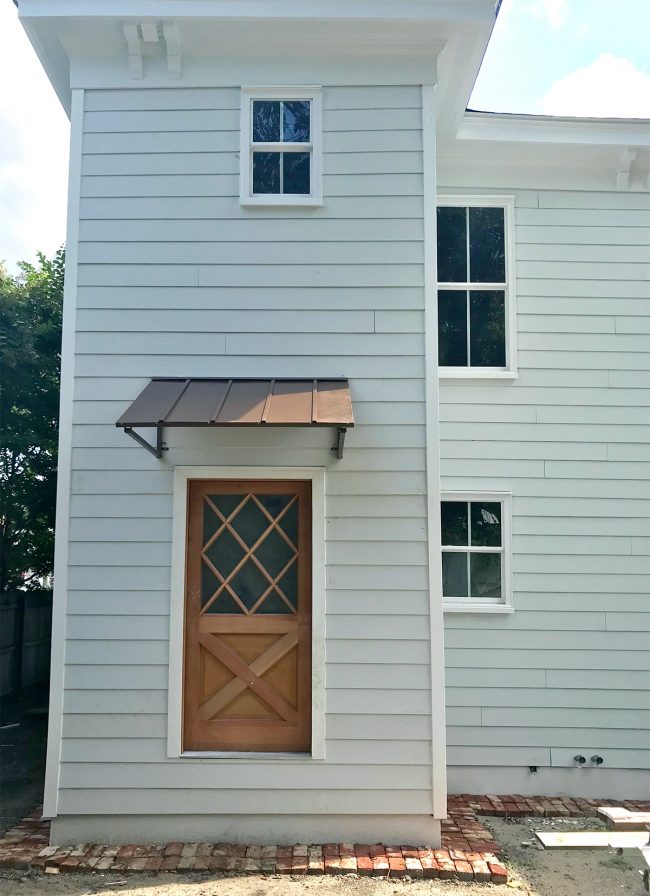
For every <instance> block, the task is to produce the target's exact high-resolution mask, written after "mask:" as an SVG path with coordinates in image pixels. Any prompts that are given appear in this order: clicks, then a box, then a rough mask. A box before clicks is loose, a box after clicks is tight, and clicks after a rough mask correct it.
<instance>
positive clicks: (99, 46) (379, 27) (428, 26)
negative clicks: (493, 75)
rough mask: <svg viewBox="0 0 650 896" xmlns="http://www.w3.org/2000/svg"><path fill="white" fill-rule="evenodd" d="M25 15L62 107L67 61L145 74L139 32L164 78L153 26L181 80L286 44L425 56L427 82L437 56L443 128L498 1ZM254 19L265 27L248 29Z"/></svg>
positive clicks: (42, 9)
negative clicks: (186, 74)
mask: <svg viewBox="0 0 650 896" xmlns="http://www.w3.org/2000/svg"><path fill="white" fill-rule="evenodd" d="M19 15H20V18H21V21H22V23H23V25H24V27H25V30H26V31H27V33H28V35H29V37H30V39H31V41H32V43H33V44H34V47H35V49H36V51H37V53H38V55H39V58H40V59H41V62H42V64H43V66H44V68H45V70H46V72H47V74H48V76H49V77H50V80H51V81H52V83H53V85H54V87H55V90H56V91H57V94H58V95H59V98H60V99H61V102H62V103H63V105H64V107H65V108H66V109H68V108H69V94H70V89H69V85H70V70H71V65H70V60H71V59H72V60H73V61H74V60H76V59H77V58H83V59H85V60H89V59H91V60H92V59H97V60H98V61H99V60H101V64H102V72H103V74H102V77H105V73H106V72H107V71H108V69H107V67H106V64H107V63H109V62H110V70H111V71H113V70H114V71H115V72H119V71H124V72H126V76H127V78H128V77H129V74H128V73H129V70H130V72H131V75H130V76H131V77H133V76H135V77H139V71H138V69H139V62H138V58H137V57H138V52H137V50H138V47H137V46H136V44H135V41H134V38H135V35H136V34H137V36H138V38H139V40H140V43H141V45H142V47H141V55H142V56H143V57H144V71H143V75H142V79H143V82H144V83H143V86H160V84H158V83H155V79H156V78H158V79H159V78H160V71H161V69H160V67H159V66H158V67H149V71H148V66H147V64H146V59H147V54H149V55H150V54H151V53H152V52H153V51H154V50H158V51H159V50H160V46H157V44H156V42H154V41H153V36H154V27H153V26H154V24H155V25H156V26H157V30H158V33H159V34H161V36H162V38H163V40H162V41H161V43H165V44H166V46H167V57H168V58H167V67H166V70H167V76H168V77H175V78H177V79H178V80H179V81H181V80H182V79H183V75H182V71H183V70H184V69H185V68H186V66H185V62H186V61H187V60H191V61H192V62H195V61H197V60H198V61H201V60H202V61H204V62H205V63H206V66H207V64H208V63H209V61H210V60H214V59H215V58H217V59H220V60H221V59H223V58H224V57H226V58H230V59H235V58H237V57H240V58H245V57H246V54H247V53H249V54H253V55H254V56H256V57H260V56H262V57H264V58H269V59H270V58H273V57H276V58H277V57H281V58H284V59H286V58H287V53H288V51H291V52H293V53H294V54H296V53H297V51H300V55H302V56H307V57H311V56H315V57H318V56H319V55H320V56H322V57H325V56H328V57H334V58H342V57H345V58H347V59H349V60H357V61H359V62H360V63H361V64H363V60H364V59H365V58H370V57H372V58H374V59H390V60H395V64H396V65H398V64H399V60H400V59H403V60H404V65H405V69H406V71H409V72H417V71H418V70H417V69H416V68H413V67H412V66H411V68H409V65H410V64H411V62H412V61H413V60H421V62H422V66H421V69H420V71H421V73H422V77H423V79H426V80H427V81H429V80H431V79H432V78H433V77H435V76H434V75H432V73H434V72H435V71H436V68H435V60H436V57H438V56H440V60H441V69H440V71H439V79H440V89H439V91H438V95H439V96H441V97H442V99H441V102H440V106H439V116H438V121H439V125H440V123H441V122H442V123H443V131H444V132H445V133H451V132H452V129H453V127H454V125H455V124H457V123H458V122H459V121H460V119H461V118H462V114H463V112H464V109H465V106H466V103H467V100H468V98H469V95H470V92H471V89H472V86H473V83H474V80H475V78H476V74H477V72H478V69H479V66H480V63H481V59H482V57H483V54H484V51H485V48H486V46H487V42H488V40H489V37H490V34H491V31H492V27H493V25H494V20H495V12H494V0H66V2H65V3H63V2H60V0H19ZM252 19H255V20H256V21H258V22H259V23H260V29H261V31H260V29H253V28H252V27H251V20H252ZM142 23H144V24H145V27H144V30H143V28H142ZM125 26H126V31H125ZM133 26H135V29H134V27H133ZM136 29H137V30H136ZM161 29H162V32H161ZM170 29H173V31H170ZM125 33H126V34H128V35H129V37H130V40H129V41H128V42H127V39H125ZM260 33H263V41H260ZM181 47H182V57H183V59H182V61H183V65H182V66H181V51H180V48H181ZM120 65H122V66H123V69H120V68H119V66H120ZM192 70H193V71H195V72H197V71H207V67H203V68H202V67H201V66H199V67H198V68H197V67H196V66H193V68H192ZM194 83H195V82H192V81H188V82H187V86H193V85H194ZM196 83H200V82H196ZM75 84H76V82H75ZM76 86H84V85H83V84H79V85H76ZM93 86H96V85H93ZM113 86H114V85H113ZM124 86H127V85H124Z"/></svg>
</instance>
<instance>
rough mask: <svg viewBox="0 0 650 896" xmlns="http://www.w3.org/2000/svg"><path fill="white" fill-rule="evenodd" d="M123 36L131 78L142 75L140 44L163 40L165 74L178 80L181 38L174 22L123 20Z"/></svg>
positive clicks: (180, 66)
mask: <svg viewBox="0 0 650 896" xmlns="http://www.w3.org/2000/svg"><path fill="white" fill-rule="evenodd" d="M122 27H123V30H124V37H125V38H126V45H127V50H128V54H129V73H130V75H131V79H132V80H142V78H143V77H144V61H143V55H142V44H143V43H146V44H158V43H161V42H164V44H165V53H166V56H167V76H168V77H169V79H170V80H173V81H178V80H179V79H180V78H181V77H182V55H181V39H180V34H179V31H178V25H177V24H176V22H162V23H159V22H124V23H123V26H122Z"/></svg>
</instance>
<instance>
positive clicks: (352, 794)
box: [60, 766, 431, 815]
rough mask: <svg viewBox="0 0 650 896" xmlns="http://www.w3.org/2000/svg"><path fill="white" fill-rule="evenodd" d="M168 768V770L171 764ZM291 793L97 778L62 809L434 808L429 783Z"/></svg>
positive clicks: (391, 811) (65, 792)
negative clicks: (118, 783)
mask: <svg viewBox="0 0 650 896" xmlns="http://www.w3.org/2000/svg"><path fill="white" fill-rule="evenodd" d="M167 769H168V773H169V767H168V766H167ZM71 774H73V772H72V770H71ZM341 780H342V778H341ZM287 792H288V791H287V789H286V788H285V789H282V788H280V789H278V790H264V791H258V790H231V791H229V792H228V793H227V794H226V793H222V790H221V788H220V787H219V788H215V789H209V788H204V789H199V788H197V789H196V790H195V791H193V792H192V793H191V794H190V793H188V791H187V790H186V789H183V788H177V789H173V790H172V789H161V788H158V787H153V788H144V787H139V788H137V789H136V788H132V789H128V788H123V787H106V788H100V787H97V781H96V780H95V781H94V782H92V784H91V786H90V787H89V788H88V789H72V788H62V790H61V800H60V811H61V813H62V814H70V815H75V814H79V815H97V808H98V806H101V807H102V809H103V811H104V812H106V813H110V814H113V815H143V814H145V815H150V814H151V815H170V814H176V813H178V812H179V810H181V814H184V815H187V814H191V813H196V814H197V815H211V814H213V813H214V807H215V802H216V801H217V800H218V802H219V809H220V811H221V812H223V813H224V814H242V815H245V814H250V813H253V814H255V813H257V812H261V813H263V814H268V815H274V814H277V813H280V814H285V813H286V814H292V813H297V814H299V815H311V814H314V813H315V812H318V813H321V814H332V815H337V814H338V815H341V814H344V815H345V814H348V813H349V812H350V810H351V807H352V809H353V810H354V812H355V813H359V814H364V815H414V814H423V815H426V814H430V812H431V799H430V796H429V794H428V793H427V792H426V789H425V788H422V789H420V790H418V789H413V790H387V789H379V790H362V789H329V790H303V791H299V790H293V791H289V792H290V793H291V799H290V800H289V799H288V798H287Z"/></svg>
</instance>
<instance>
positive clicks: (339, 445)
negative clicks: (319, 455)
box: [332, 426, 347, 460]
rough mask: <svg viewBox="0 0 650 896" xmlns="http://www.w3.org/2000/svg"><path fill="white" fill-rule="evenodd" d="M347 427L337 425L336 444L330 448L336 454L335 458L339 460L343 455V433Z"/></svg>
mask: <svg viewBox="0 0 650 896" xmlns="http://www.w3.org/2000/svg"><path fill="white" fill-rule="evenodd" d="M346 432H347V429H346V428H345V426H337V428H336V445H334V447H333V448H332V451H334V452H335V454H336V459H337V460H341V458H342V457H343V446H344V444H345V434H346Z"/></svg>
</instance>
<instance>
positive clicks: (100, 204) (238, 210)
mask: <svg viewBox="0 0 650 896" xmlns="http://www.w3.org/2000/svg"><path fill="white" fill-rule="evenodd" d="M193 148H195V149H196V148H198V147H193ZM80 206H81V211H80V218H81V220H82V221H85V220H90V219H102V220H106V219H109V220H110V219H111V218H119V219H121V218H137V219H139V220H147V219H149V218H153V219H158V218H165V219H167V218H178V219H184V218H190V219H198V218H209V219H210V220H212V221H214V220H215V219H219V220H230V219H231V218H236V219H243V220H246V219H248V218H251V217H254V218H256V219H260V218H262V219H263V220H267V221H268V220H276V219H278V218H279V219H281V220H282V219H292V220H295V217H296V214H295V212H294V213H293V214H292V213H291V211H290V210H288V209H287V208H284V207H278V208H270V209H267V210H264V211H263V212H260V211H259V210H258V211H256V212H253V211H252V210H250V209H248V210H247V209H245V208H242V207H241V206H240V205H239V198H238V197H227V198H224V197H211V198H209V199H208V198H203V197H198V196H194V197H162V198H161V197H157V198H151V197H123V196H115V197H112V198H109V197H106V198H100V199H95V198H86V199H82V200H81V203H80ZM422 211H423V206H422V199H421V197H419V196H403V197H399V196H366V197H363V198H361V197H358V196H354V197H350V196H340V197H334V198H333V199H331V200H329V201H328V203H327V208H326V209H325V207H323V208H314V209H310V210H309V220H310V221H311V220H312V219H313V218H316V219H318V218H330V217H333V218H334V219H337V218H343V219H347V218H352V219H355V220H357V219H364V218H374V217H377V218H385V219H396V227H399V225H400V220H401V219H402V218H406V219H409V218H417V219H420V220H421V219H422ZM126 285H129V286H133V285H136V284H132V283H131V284H126ZM609 289H610V292H609V293H607V294H608V295H614V293H612V292H611V289H612V287H611V286H610V287H609Z"/></svg>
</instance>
